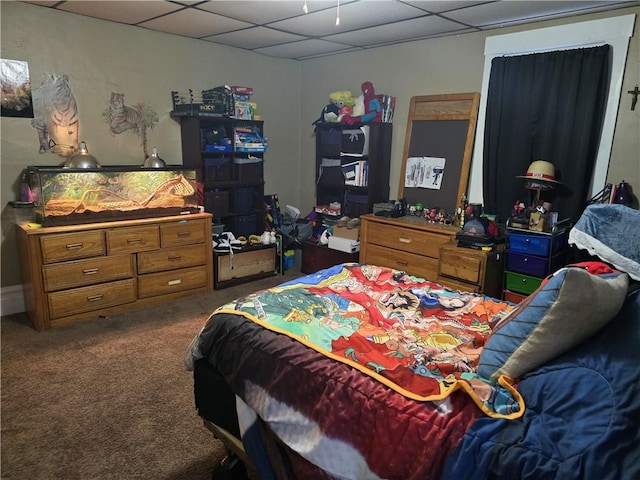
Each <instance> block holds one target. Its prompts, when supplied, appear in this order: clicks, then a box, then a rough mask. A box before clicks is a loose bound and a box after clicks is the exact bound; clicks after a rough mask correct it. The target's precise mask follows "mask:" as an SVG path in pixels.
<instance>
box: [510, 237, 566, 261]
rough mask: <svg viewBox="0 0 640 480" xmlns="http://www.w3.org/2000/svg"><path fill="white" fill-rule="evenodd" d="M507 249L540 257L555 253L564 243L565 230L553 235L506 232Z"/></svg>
mask: <svg viewBox="0 0 640 480" xmlns="http://www.w3.org/2000/svg"><path fill="white" fill-rule="evenodd" d="M507 239H508V241H509V251H510V252H515V253H528V254H530V255H539V256H542V257H546V256H549V254H550V253H555V252H557V251H558V250H560V248H562V246H563V245H564V244H565V243H566V240H567V233H566V231H565V232H563V233H560V234H558V235H555V236H551V235H535V234H525V233H507Z"/></svg>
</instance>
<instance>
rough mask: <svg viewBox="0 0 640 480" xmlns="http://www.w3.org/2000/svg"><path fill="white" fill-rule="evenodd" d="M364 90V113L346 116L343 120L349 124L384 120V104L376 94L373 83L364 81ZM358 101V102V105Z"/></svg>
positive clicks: (362, 86)
mask: <svg viewBox="0 0 640 480" xmlns="http://www.w3.org/2000/svg"><path fill="white" fill-rule="evenodd" d="M360 88H361V90H362V96H361V97H362V103H364V114H362V115H358V116H356V115H355V114H354V115H352V116H350V117H345V118H344V119H343V120H342V122H343V123H347V124H349V125H353V124H354V123H366V122H380V121H381V120H382V104H381V103H380V98H379V97H378V96H377V95H376V92H375V89H374V88H373V83H371V82H364V83H363V84H362V85H361V86H360ZM357 104H358V102H356V105H357Z"/></svg>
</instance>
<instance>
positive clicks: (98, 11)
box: [57, 0, 184, 24]
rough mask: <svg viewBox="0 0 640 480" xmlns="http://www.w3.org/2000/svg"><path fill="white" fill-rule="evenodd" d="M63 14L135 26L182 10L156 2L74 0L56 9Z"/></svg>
mask: <svg viewBox="0 0 640 480" xmlns="http://www.w3.org/2000/svg"><path fill="white" fill-rule="evenodd" d="M57 8H58V9H59V10H64V11H65V12H72V13H78V14H80V15H86V16H89V17H96V18H102V19H104V20H111V21H113V22H120V23H128V24H136V23H138V22H141V21H143V20H148V19H149V18H154V17H158V16H160V15H165V14H167V13H170V12H173V11H176V10H180V9H181V8H184V7H182V6H180V5H176V4H175V3H169V2H157V1H149V0H147V1H137V2H127V1H121V0H120V1H113V2H95V1H84V0H75V1H73V2H70V1H68V2H64V3H62V4H61V5H60V6H58V7H57Z"/></svg>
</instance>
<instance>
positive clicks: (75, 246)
mask: <svg viewBox="0 0 640 480" xmlns="http://www.w3.org/2000/svg"><path fill="white" fill-rule="evenodd" d="M79 248H82V243H68V244H67V250H77V249H79Z"/></svg>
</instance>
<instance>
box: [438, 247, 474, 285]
mask: <svg viewBox="0 0 640 480" xmlns="http://www.w3.org/2000/svg"><path fill="white" fill-rule="evenodd" d="M484 258H485V257H484V256H483V255H474V254H473V253H472V252H467V251H465V249H464V248H443V249H442V250H440V262H439V265H438V273H439V274H440V275H444V276H446V277H451V278H453V279H458V280H461V281H463V282H467V283H472V284H474V285H479V284H480V283H482V266H483V265H482V264H483V261H484Z"/></svg>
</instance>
